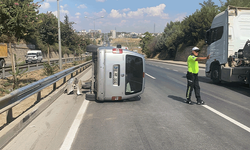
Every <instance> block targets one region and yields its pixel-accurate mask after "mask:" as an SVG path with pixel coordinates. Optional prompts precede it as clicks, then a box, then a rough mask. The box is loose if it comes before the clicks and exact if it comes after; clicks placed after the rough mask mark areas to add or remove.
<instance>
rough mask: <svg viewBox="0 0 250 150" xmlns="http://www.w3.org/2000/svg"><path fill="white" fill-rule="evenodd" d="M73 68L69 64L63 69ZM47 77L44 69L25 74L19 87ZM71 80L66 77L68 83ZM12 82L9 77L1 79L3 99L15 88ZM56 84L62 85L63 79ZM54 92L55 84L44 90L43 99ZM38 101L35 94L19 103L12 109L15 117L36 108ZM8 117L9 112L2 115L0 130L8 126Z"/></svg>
mask: <svg viewBox="0 0 250 150" xmlns="http://www.w3.org/2000/svg"><path fill="white" fill-rule="evenodd" d="M72 66H73V64H72V63H69V64H65V65H63V68H64V69H66V68H70V67H72ZM59 71H61V70H58V72H59ZM74 76H75V74H74ZM45 77H47V76H45V75H44V72H43V69H39V70H36V71H32V72H27V73H24V74H23V75H22V77H20V78H19V86H20V87H23V86H26V85H28V84H30V83H32V82H35V81H38V80H41V79H43V78H45ZM70 78H71V75H68V76H67V77H66V81H68V80H69V79H70ZM12 80H13V77H8V78H7V79H0V89H4V90H1V92H0V97H3V96H5V95H7V94H9V93H10V91H11V90H10V91H9V89H12V87H13V81H12ZM56 84H57V87H59V86H60V85H62V84H63V79H61V80H59V81H57V83H56ZM52 91H53V84H52V85H50V86H49V87H47V88H45V89H43V90H42V92H41V98H42V99H43V98H44V97H46V96H48V95H49V94H50V93H51V92H52ZM36 100H37V94H34V95H32V96H30V97H29V98H27V99H25V100H24V101H22V102H21V103H19V104H18V105H16V106H15V107H13V109H12V111H13V117H14V118H16V117H18V116H20V115H21V114H23V113H24V112H26V111H27V110H29V109H30V108H32V107H33V106H35V104H36ZM6 116H7V112H4V113H2V114H0V130H1V129H2V128H3V127H4V126H5V125H6Z"/></svg>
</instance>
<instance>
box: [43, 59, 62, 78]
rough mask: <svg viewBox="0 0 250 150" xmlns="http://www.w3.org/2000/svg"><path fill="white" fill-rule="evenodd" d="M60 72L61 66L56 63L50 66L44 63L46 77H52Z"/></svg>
mask: <svg viewBox="0 0 250 150" xmlns="http://www.w3.org/2000/svg"><path fill="white" fill-rule="evenodd" d="M58 70H59V66H58V65H57V64H55V63H53V64H51V65H50V64H49V63H47V62H46V63H43V73H44V75H46V76H50V75H53V74H55V73H56V72H57V71H58Z"/></svg>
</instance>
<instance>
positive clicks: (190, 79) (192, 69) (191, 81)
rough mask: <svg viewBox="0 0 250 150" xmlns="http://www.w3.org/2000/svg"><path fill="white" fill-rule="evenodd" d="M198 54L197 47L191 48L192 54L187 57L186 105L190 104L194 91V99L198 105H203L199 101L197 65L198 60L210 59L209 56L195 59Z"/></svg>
mask: <svg viewBox="0 0 250 150" xmlns="http://www.w3.org/2000/svg"><path fill="white" fill-rule="evenodd" d="M199 52H200V49H199V48H198V47H194V48H192V54H191V55H189V56H188V59H187V64H188V72H187V75H186V76H187V91H186V98H187V99H186V103H188V104H192V101H191V94H192V91H193V89H194V92H195V97H196V100H197V104H198V105H203V104H205V102H204V101H203V100H201V96H200V86H199V80H198V72H199V64H198V61H200V60H207V59H209V58H210V55H208V56H207V57H197V56H198V54H199Z"/></svg>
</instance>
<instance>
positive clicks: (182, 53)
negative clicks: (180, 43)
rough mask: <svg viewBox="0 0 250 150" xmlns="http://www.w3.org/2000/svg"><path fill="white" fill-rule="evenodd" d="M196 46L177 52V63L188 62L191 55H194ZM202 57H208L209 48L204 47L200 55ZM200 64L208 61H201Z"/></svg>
mask: <svg viewBox="0 0 250 150" xmlns="http://www.w3.org/2000/svg"><path fill="white" fill-rule="evenodd" d="M193 47H194V46H189V47H186V48H185V49H184V50H177V53H176V55H175V60H176V61H185V62H186V61H187V58H188V56H189V55H190V54H192V48H193ZM199 56H200V57H206V56H207V46H203V48H202V49H201V51H200V53H199ZM200 63H206V61H201V62H200Z"/></svg>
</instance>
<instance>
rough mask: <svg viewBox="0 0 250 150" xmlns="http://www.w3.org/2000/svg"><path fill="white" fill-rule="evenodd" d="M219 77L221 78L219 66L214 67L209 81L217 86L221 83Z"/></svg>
mask: <svg viewBox="0 0 250 150" xmlns="http://www.w3.org/2000/svg"><path fill="white" fill-rule="evenodd" d="M220 77H221V69H220V66H219V65H214V66H213V67H212V71H211V79H212V80H213V83H215V84H219V83H220V82H221V80H220Z"/></svg>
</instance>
